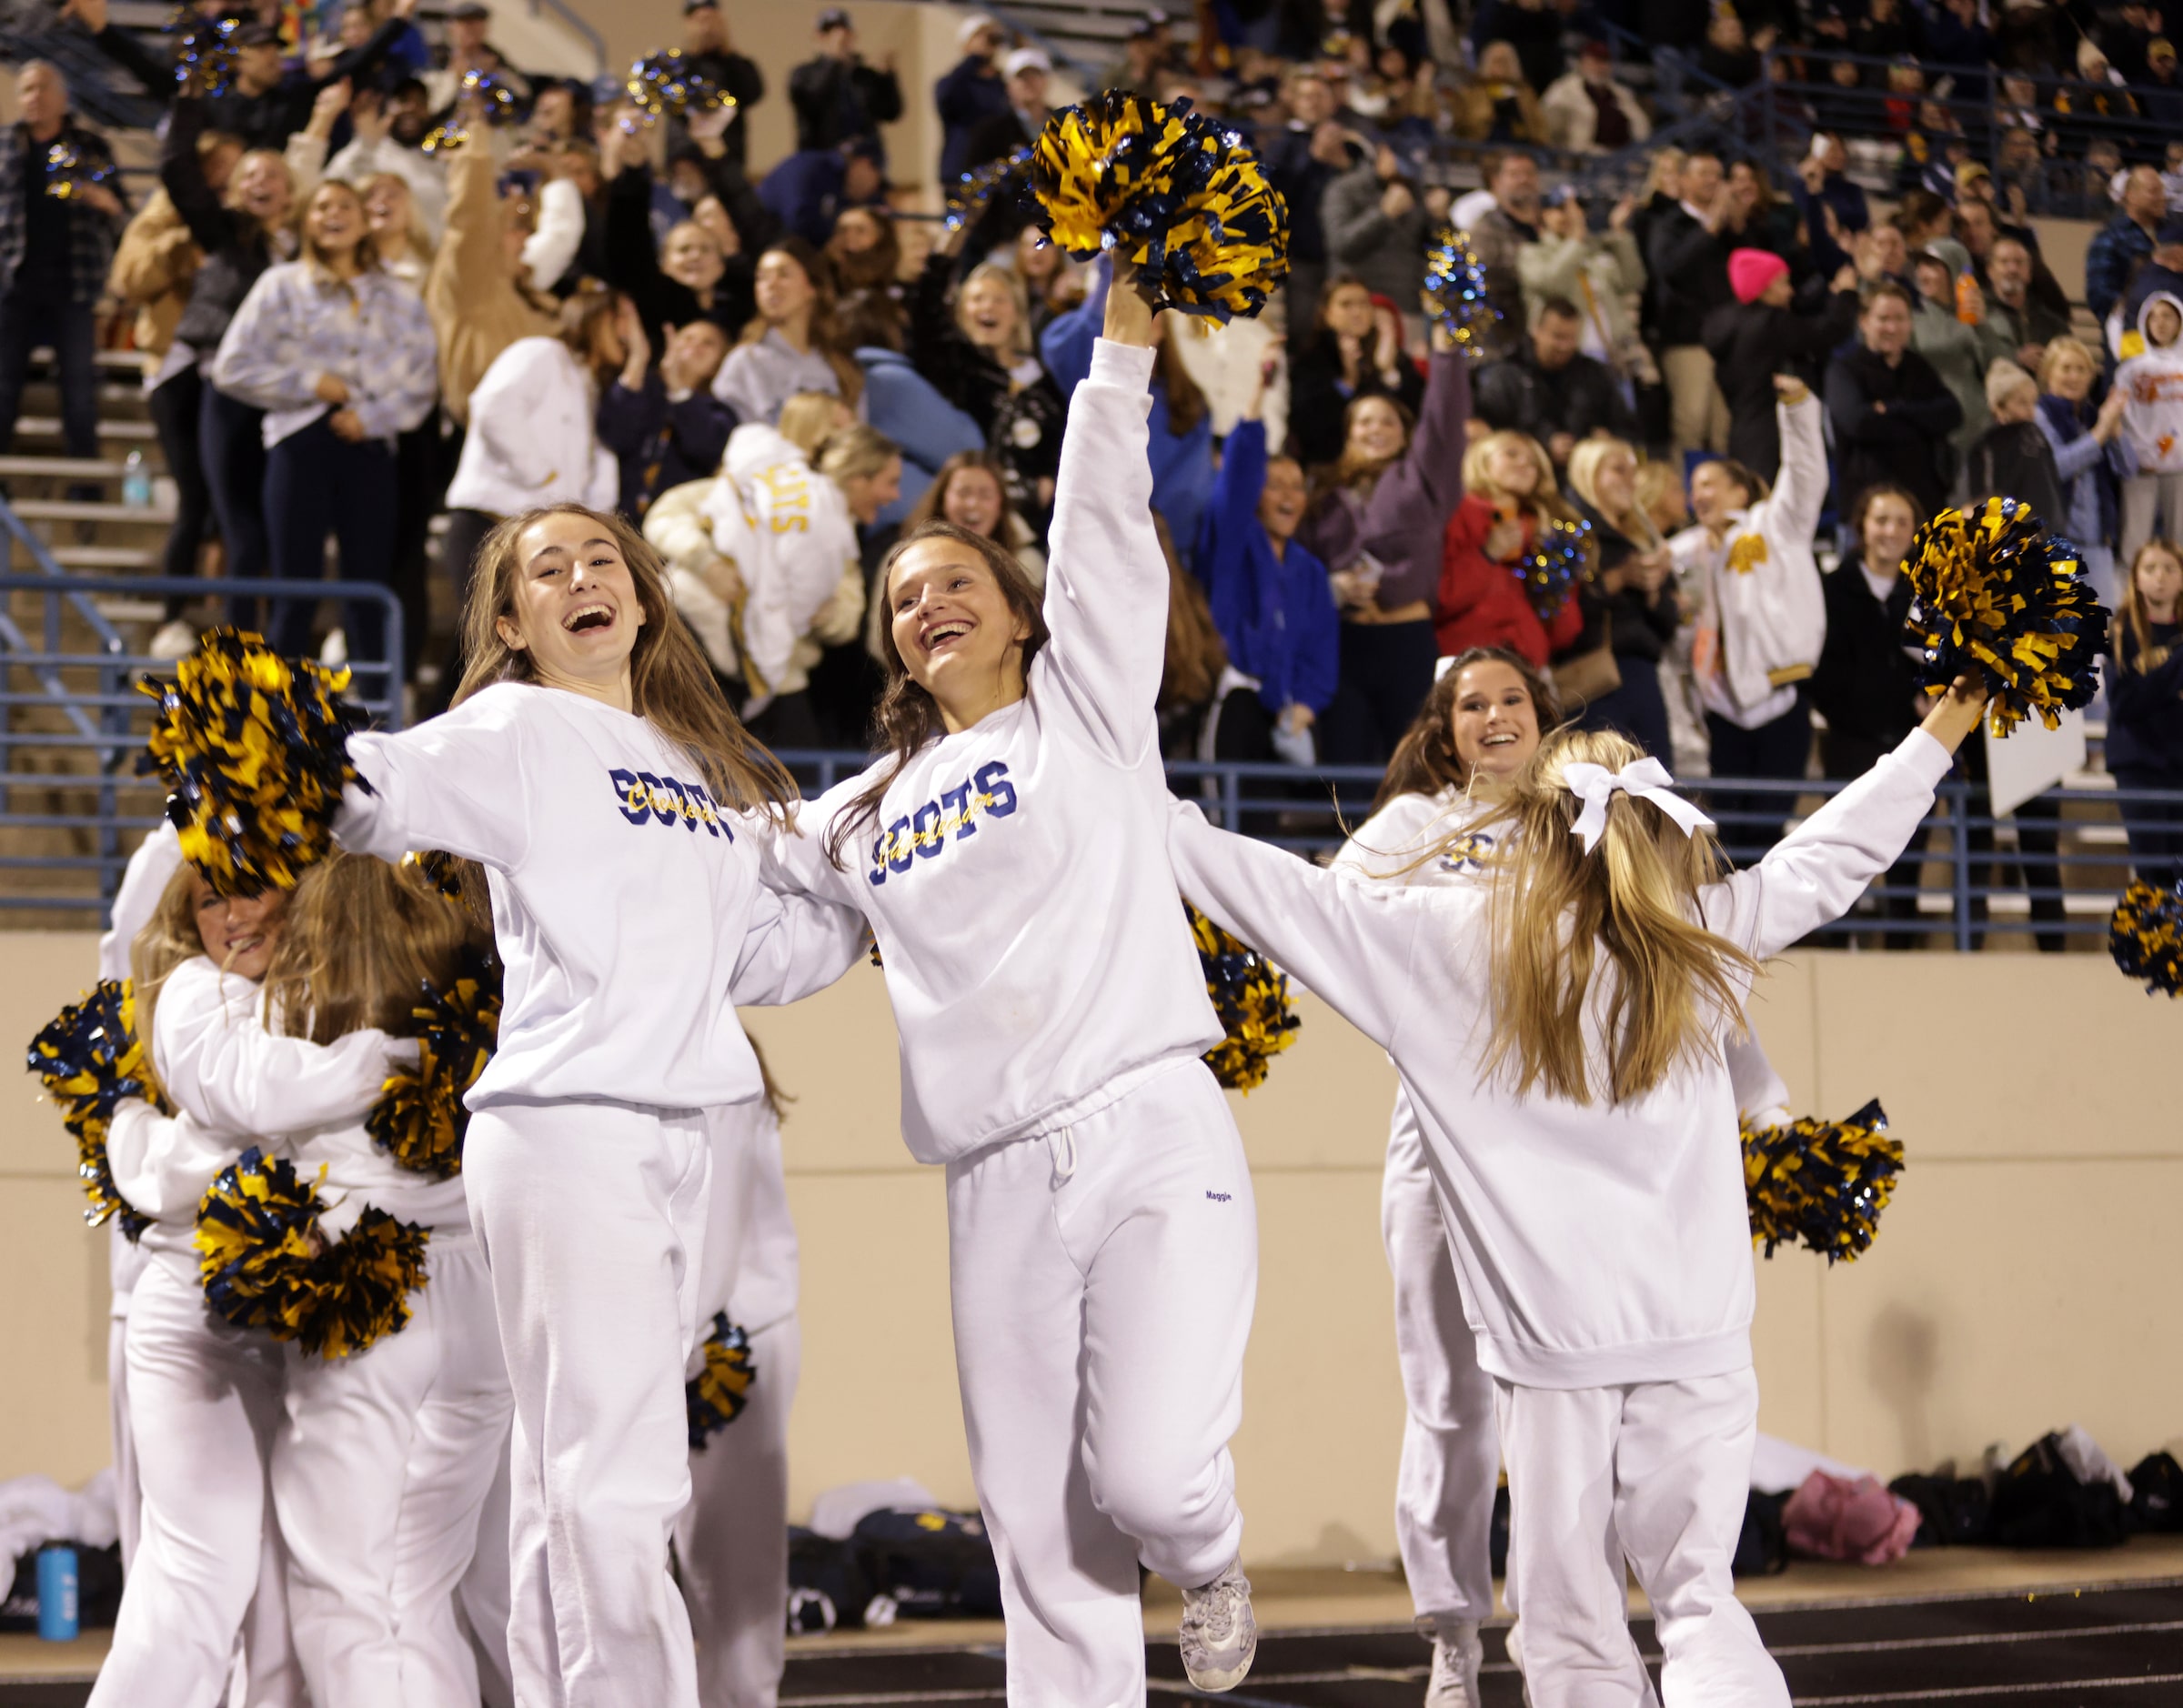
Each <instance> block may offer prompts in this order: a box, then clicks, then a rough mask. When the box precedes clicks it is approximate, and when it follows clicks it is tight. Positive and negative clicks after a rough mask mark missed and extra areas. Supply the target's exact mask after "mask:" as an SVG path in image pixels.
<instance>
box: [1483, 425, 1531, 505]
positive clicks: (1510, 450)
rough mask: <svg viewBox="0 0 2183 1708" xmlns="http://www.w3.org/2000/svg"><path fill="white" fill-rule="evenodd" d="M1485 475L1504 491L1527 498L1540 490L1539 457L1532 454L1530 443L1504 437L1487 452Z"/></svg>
mask: <svg viewBox="0 0 2183 1708" xmlns="http://www.w3.org/2000/svg"><path fill="white" fill-rule="evenodd" d="M1485 477H1486V478H1487V479H1488V480H1490V481H1492V482H1493V483H1494V486H1496V487H1499V488H1500V489H1501V490H1502V491H1504V492H1505V493H1509V494H1511V495H1512V496H1514V497H1519V498H1527V497H1530V496H1531V495H1532V494H1533V493H1534V492H1535V491H1537V490H1538V486H1539V463H1538V458H1536V457H1534V456H1533V455H1532V454H1531V447H1530V446H1529V445H1525V444H1519V443H1517V442H1516V441H1515V440H1514V439H1504V440H1503V441H1502V442H1501V443H1500V444H1498V445H1496V446H1494V448H1493V449H1492V451H1491V452H1489V453H1488V454H1487V456H1486V459H1485Z"/></svg>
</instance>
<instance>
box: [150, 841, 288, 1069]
mask: <svg viewBox="0 0 2183 1708" xmlns="http://www.w3.org/2000/svg"><path fill="white" fill-rule="evenodd" d="M204 883H205V880H204V879H202V878H200V877H199V876H198V875H197V870H196V867H194V866H190V865H187V864H184V865H182V866H180V867H177V868H176V871H175V875H174V876H173V877H172V878H169V879H167V880H166V889H162V890H161V891H160V892H159V905H158V906H157V907H156V908H154V909H152V917H151V918H150V919H146V921H145V923H144V927H143V929H141V930H139V931H138V932H137V933H136V936H135V937H134V938H133V939H130V942H129V996H130V1000H131V1003H132V1005H133V1006H134V1008H135V1010H136V1015H135V1018H136V1036H137V1039H138V1040H140V1041H141V1042H142V1043H143V1045H144V1061H145V1070H146V1073H147V1074H148V1075H149V1077H150V1080H151V1086H152V1090H153V1091H154V1093H155V1094H156V1096H164V1095H165V1093H164V1092H163V1091H161V1090H160V1087H159V1075H158V1068H157V1064H156V1061H155V1060H153V1051H152V1037H153V1032H152V1026H153V1022H154V1020H156V1018H157V1015H158V1012H159V998H160V994H161V992H163V991H164V990H166V980H167V976H168V975H169V974H170V973H172V972H173V971H174V970H175V969H176V968H177V967H179V966H180V965H181V964H182V963H183V962H184V961H186V960H195V959H196V958H197V957H198V956H200V955H203V954H205V953H206V949H205V938H204V934H203V933H202V932H200V931H199V930H198V929H197V892H198V890H199V889H202V888H203V886H204ZM286 921H287V904H286V903H285V902H284V903H282V904H281V905H280V906H278V907H277V908H275V909H274V910H273V911H272V912H271V913H269V914H267V917H266V923H267V927H268V929H285V926H286ZM221 971H223V972H225V971H226V968H225V967H223V968H222V969H221Z"/></svg>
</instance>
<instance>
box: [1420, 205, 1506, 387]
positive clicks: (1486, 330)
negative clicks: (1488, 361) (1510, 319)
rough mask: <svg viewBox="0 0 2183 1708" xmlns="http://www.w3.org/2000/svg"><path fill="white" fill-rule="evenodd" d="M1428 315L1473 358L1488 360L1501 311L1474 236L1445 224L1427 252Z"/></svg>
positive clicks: (1426, 311)
mask: <svg viewBox="0 0 2183 1708" xmlns="http://www.w3.org/2000/svg"><path fill="white" fill-rule="evenodd" d="M1424 305H1425V317H1426V318H1427V319H1429V320H1431V321H1432V322H1433V324H1434V326H1436V327H1439V328H1440V329H1441V330H1442V331H1443V332H1444V333H1446V334H1447V335H1448V337H1450V338H1451V339H1452V340H1453V341H1454V345H1455V347H1456V348H1457V349H1459V350H1461V351H1462V352H1463V353H1464V355H1465V356H1467V357H1470V358H1471V360H1472V361H1474V362H1479V361H1484V359H1485V347H1486V342H1487V340H1488V339H1490V338H1491V337H1493V336H1494V327H1497V326H1499V325H1500V324H1501V311H1500V310H1499V309H1498V308H1496V307H1494V299H1493V298H1492V297H1491V296H1487V295H1486V292H1485V268H1484V266H1481V265H1479V261H1478V257H1477V256H1476V255H1475V254H1474V252H1473V251H1472V249H1471V235H1470V233H1469V232H1467V231H1454V230H1451V229H1450V228H1449V227H1447V226H1442V227H1441V230H1440V235H1439V236H1436V237H1434V239H1433V246H1432V247H1431V248H1429V249H1428V250H1426V251H1425V289H1424Z"/></svg>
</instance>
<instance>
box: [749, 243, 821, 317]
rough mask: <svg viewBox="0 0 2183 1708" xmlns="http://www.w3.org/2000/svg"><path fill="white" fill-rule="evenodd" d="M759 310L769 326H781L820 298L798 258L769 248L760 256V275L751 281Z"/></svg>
mask: <svg viewBox="0 0 2183 1708" xmlns="http://www.w3.org/2000/svg"><path fill="white" fill-rule="evenodd" d="M751 295H752V296H755V297H756V298H757V299H758V312H759V314H760V316H762V317H763V318H764V319H765V321H766V322H767V324H768V325H770V326H780V325H781V324H782V323H783V322H785V321H789V320H793V319H794V318H795V317H796V316H798V315H800V314H806V313H808V312H809V311H810V306H811V305H812V304H813V303H814V302H816V301H817V300H818V299H819V293H818V291H817V290H816V289H814V288H813V286H812V285H811V276H810V274H809V273H806V272H805V271H804V270H803V267H802V266H801V265H800V263H799V262H798V261H797V259H796V257H795V256H792V255H790V254H789V253H788V252H787V251H786V250H782V249H769V250H767V251H766V253H765V254H764V255H762V256H760V257H759V260H758V276H757V277H756V278H755V279H753V280H752V282H751Z"/></svg>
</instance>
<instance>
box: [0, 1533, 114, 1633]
mask: <svg viewBox="0 0 2183 1708" xmlns="http://www.w3.org/2000/svg"><path fill="white" fill-rule="evenodd" d="M61 1545H62V1546H63V1547H68V1548H73V1549H75V1628H76V1629H77V1630H78V1631H111V1630H112V1629H113V1628H114V1616H115V1614H116V1613H119V1612H120V1611H121V1549H120V1548H119V1546H118V1545H116V1546H115V1547H110V1548H90V1547H86V1546H85V1544H84V1543H82V1542H62V1543H61ZM37 1628H38V1551H37V1550H36V1549H35V1548H33V1549H32V1550H31V1551H30V1552H28V1553H26V1554H24V1555H23V1556H22V1557H21V1558H20V1559H18V1560H17V1561H16V1562H15V1580H14V1583H13V1585H12V1587H11V1588H10V1589H9V1590H8V1592H7V1594H6V1596H5V1599H0V1632H7V1631H35V1630H36V1629H37Z"/></svg>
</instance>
